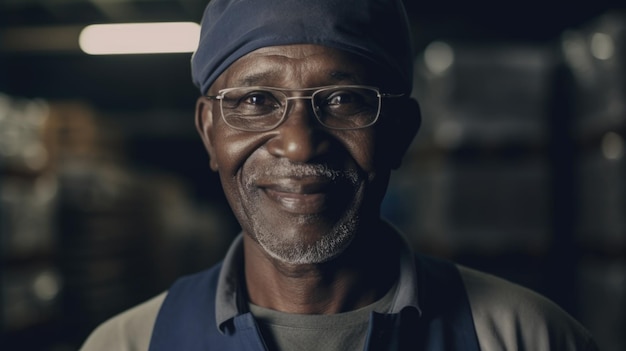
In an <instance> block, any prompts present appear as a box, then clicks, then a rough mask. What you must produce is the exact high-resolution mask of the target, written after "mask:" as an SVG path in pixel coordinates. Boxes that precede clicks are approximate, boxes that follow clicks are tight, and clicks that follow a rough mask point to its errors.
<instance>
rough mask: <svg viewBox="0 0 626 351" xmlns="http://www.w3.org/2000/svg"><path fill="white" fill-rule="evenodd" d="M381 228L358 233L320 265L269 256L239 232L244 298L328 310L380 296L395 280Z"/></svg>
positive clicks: (292, 309)
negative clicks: (292, 263) (241, 249)
mask: <svg viewBox="0 0 626 351" xmlns="http://www.w3.org/2000/svg"><path fill="white" fill-rule="evenodd" d="M386 234H388V233H386V232H384V231H383V230H382V229H377V230H376V231H375V232H371V233H359V234H358V235H357V237H356V238H355V240H354V242H353V243H352V244H351V245H350V247H349V248H348V249H346V251H345V252H344V253H342V254H341V255H340V256H339V257H337V258H335V259H333V260H331V261H329V262H325V263H321V264H307V265H291V264H285V263H283V262H280V261H278V260H276V259H273V258H271V257H270V256H269V255H267V254H266V253H265V251H264V250H263V248H261V247H260V245H258V244H257V243H256V242H255V241H254V240H253V239H252V238H251V237H250V236H249V235H247V234H244V252H245V277H246V284H247V291H248V297H249V299H250V302H252V303H254V304H255V305H258V306H262V307H265V308H270V309H274V310H277V311H282V312H287V313H298V314H332V313H340V312H346V311H351V310H355V309H358V308H361V307H364V306H367V305H369V304H371V303H373V302H375V301H376V300H378V299H379V298H381V297H382V296H383V295H384V294H385V293H386V292H387V291H388V290H389V289H390V288H391V285H392V284H393V283H394V282H395V280H396V279H397V271H398V269H397V267H398V262H397V260H394V259H393V258H394V257H397V254H396V251H394V250H396V246H394V245H393V244H390V243H391V242H395V240H391V239H390V238H389V237H388V236H389V235H386Z"/></svg>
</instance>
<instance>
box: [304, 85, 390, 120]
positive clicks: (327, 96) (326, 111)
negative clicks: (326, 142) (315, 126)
mask: <svg viewBox="0 0 626 351" xmlns="http://www.w3.org/2000/svg"><path fill="white" fill-rule="evenodd" d="M313 101H314V103H315V107H316V108H315V112H316V114H317V117H318V118H319V119H320V122H322V124H324V125H325V126H327V127H330V128H336V129H355V128H363V127H367V126H370V125H372V124H373V123H374V122H376V118H378V112H379V111H380V96H379V94H378V91H377V90H376V89H372V88H367V87H335V88H328V89H322V90H319V91H317V92H316V93H315V94H314V95H313Z"/></svg>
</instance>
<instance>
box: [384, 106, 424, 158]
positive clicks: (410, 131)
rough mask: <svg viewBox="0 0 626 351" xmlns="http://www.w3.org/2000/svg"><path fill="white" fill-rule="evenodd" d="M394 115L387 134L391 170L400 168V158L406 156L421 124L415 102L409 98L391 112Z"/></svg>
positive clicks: (418, 108)
mask: <svg viewBox="0 0 626 351" xmlns="http://www.w3.org/2000/svg"><path fill="white" fill-rule="evenodd" d="M393 113H394V114H395V116H394V118H392V119H391V120H392V122H391V125H390V128H389V129H388V133H389V135H388V136H389V138H388V140H389V142H391V150H389V151H390V155H392V158H391V167H392V169H398V168H400V165H401V164H402V158H403V157H404V155H405V154H406V152H407V150H408V149H409V146H411V143H412V142H413V139H414V138H415V136H416V135H417V132H418V131H419V129H420V126H421V124H422V114H421V111H420V106H419V103H418V102H417V100H415V99H413V98H410V99H407V100H404V101H403V102H402V103H401V104H399V106H398V107H397V109H394V110H393Z"/></svg>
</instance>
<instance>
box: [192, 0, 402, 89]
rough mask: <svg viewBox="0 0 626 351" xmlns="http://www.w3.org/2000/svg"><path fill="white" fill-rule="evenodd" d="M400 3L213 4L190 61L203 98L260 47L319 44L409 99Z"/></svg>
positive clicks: (262, 0)
mask: <svg viewBox="0 0 626 351" xmlns="http://www.w3.org/2000/svg"><path fill="white" fill-rule="evenodd" d="M410 37H411V35H410V29H409V24H408V20H407V16H406V13H405V10H404V6H403V5H402V1H401V0H212V1H211V2H210V3H209V4H208V6H207V7H206V10H205V11H204V16H203V19H202V30H201V34H200V43H199V45H198V49H197V50H196V52H195V53H194V54H193V57H192V59H191V71H192V78H193V82H194V84H196V85H197V86H198V87H199V88H200V91H201V93H202V94H206V92H207V91H208V89H209V87H210V86H211V84H213V82H215V80H216V79H217V78H218V77H219V75H220V74H222V73H223V72H224V71H225V70H226V69H227V68H228V67H229V66H230V65H231V64H232V63H233V62H235V61H236V60H237V59H239V58H241V57H242V56H244V55H246V54H248V53H250V52H252V51H254V50H256V49H259V48H262V47H268V46H278V45H290V44H318V45H323V46H328V47H332V48H336V49H341V50H345V51H347V52H350V53H353V54H357V55H359V56H362V57H364V58H366V59H368V60H370V61H372V62H373V63H374V64H375V65H376V67H378V68H380V69H381V70H382V72H384V75H386V76H387V78H389V79H390V80H391V81H393V82H394V84H396V86H395V88H396V89H398V92H404V93H410V92H411V89H412V81H413V52H412V45H411V38H410Z"/></svg>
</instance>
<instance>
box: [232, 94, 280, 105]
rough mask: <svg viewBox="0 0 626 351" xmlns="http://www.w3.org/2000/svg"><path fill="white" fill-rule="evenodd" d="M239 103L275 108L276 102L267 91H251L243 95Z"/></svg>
mask: <svg viewBox="0 0 626 351" xmlns="http://www.w3.org/2000/svg"><path fill="white" fill-rule="evenodd" d="M240 103H244V104H250V105H257V106H268V107H270V106H277V105H278V100H277V99H276V97H274V95H272V93H270V92H269V91H253V92H250V93H248V94H246V95H244V96H243V97H242V98H241V100H240Z"/></svg>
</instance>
